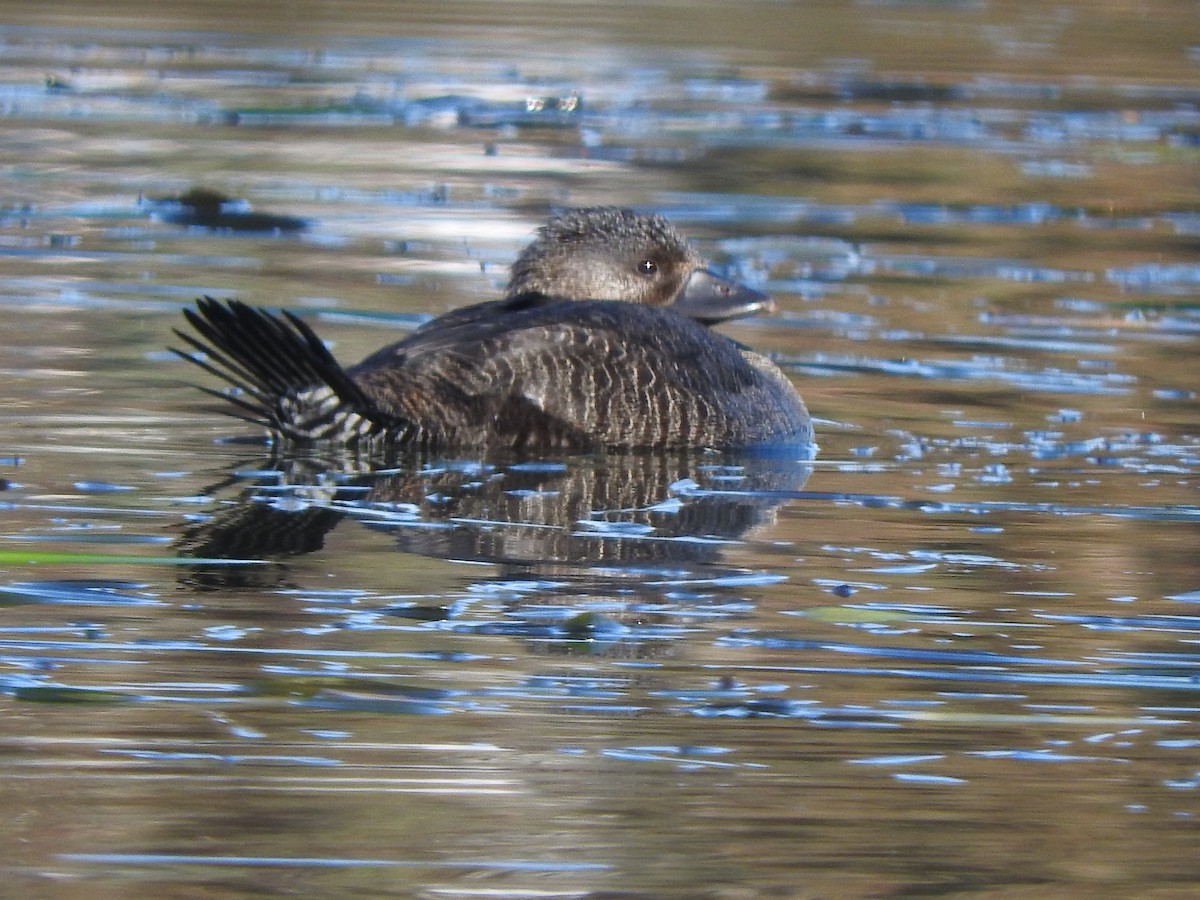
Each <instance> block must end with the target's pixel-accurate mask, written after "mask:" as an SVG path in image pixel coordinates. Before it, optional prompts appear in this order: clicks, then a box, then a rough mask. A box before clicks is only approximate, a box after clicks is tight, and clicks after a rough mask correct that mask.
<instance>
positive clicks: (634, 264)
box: [506, 206, 775, 325]
mask: <svg viewBox="0 0 1200 900" xmlns="http://www.w3.org/2000/svg"><path fill="white" fill-rule="evenodd" d="M506 297H507V299H508V301H509V303H510V304H512V305H523V304H525V303H535V302H539V301H540V300H543V299H545V298H553V299H560V300H619V301H623V302H626V303H640V304H644V305H646V306H664V307H670V308H672V309H674V310H676V311H678V312H679V313H681V314H683V315H685V316H688V317H689V318H692V319H695V320H696V321H698V322H701V323H703V324H706V325H711V324H714V323H716V322H722V321H724V320H726V319H736V318H741V317H743V316H750V315H755V314H756V313H760V312H768V311H770V310H773V309H774V308H775V304H774V301H772V300H771V298H770V297H768V296H767V295H766V294H762V293H759V292H758V291H755V290H752V289H751V288H748V287H746V286H745V285H743V284H739V283H737V282H736V281H731V280H729V279H727V278H722V277H720V276H719V275H716V274H714V273H713V272H711V271H709V270H708V269H707V268H705V265H704V260H703V259H702V258H701V256H700V254H699V253H697V252H696V250H695V249H694V248H693V247H691V246H690V245H689V244H688V242H687V239H686V238H684V236H683V235H681V234H680V233H679V232H678V231H677V230H676V229H675V228H674V226H672V225H671V223H670V222H668V221H667V220H666V219H664V218H662V216H657V215H645V214H640V213H635V212H634V211H632V210H629V209H619V208H617V207H610V206H599V207H585V208H580V209H571V210H568V211H566V212H564V213H562V214H561V215H557V216H555V217H554V218H552V219H551V220H550V221H549V222H548V223H546V224H545V225H543V226H542V227H541V228H540V229H538V236H537V238H536V239H535V240H534V242H533V243H532V244H530V245H529V246H528V247H526V248H525V250H524V251H523V252H522V253H521V255H520V256H519V257H517V260H516V262H514V263H513V266H512V279H511V280H510V281H509V284H508V290H507V292H506Z"/></svg>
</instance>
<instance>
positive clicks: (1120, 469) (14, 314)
mask: <svg viewBox="0 0 1200 900" xmlns="http://www.w3.org/2000/svg"><path fill="white" fill-rule="evenodd" d="M598 9H599V8H594V7H591V6H587V5H582V6H573V7H572V10H574V11H575V14H574V15H573V16H571V17H564V16H563V15H562V8H561V7H560V6H557V5H555V6H550V5H547V6H542V5H540V4H532V5H526V6H522V7H519V8H513V7H508V6H494V5H491V4H484V5H480V6H475V5H470V4H463V5H446V4H440V5H425V4H405V5H404V7H403V8H402V9H399V10H396V11H390V10H386V9H384V8H382V7H377V6H372V5H362V6H359V5H354V4H346V5H340V6H339V7H338V8H337V9H336V10H331V9H330V8H327V7H325V6H324V5H322V4H312V5H304V6H303V7H301V8H299V12H298V14H297V15H295V16H294V20H293V21H291V22H290V24H291V26H292V27H291V29H290V33H288V34H283V35H281V34H279V33H278V31H279V23H278V21H277V20H276V19H275V18H272V17H271V16H270V15H268V14H266V13H262V14H258V13H255V12H254V11H251V12H246V11H245V10H242V9H237V10H233V11H231V10H230V9H227V8H224V7H222V6H221V5H220V4H205V5H203V6H199V5H196V6H193V5H192V4H174V5H166V4H160V5H156V6H154V7H153V9H152V10H150V11H143V10H140V9H137V8H134V7H129V6H120V5H113V6H111V7H104V6H101V5H97V4H89V5H86V6H84V5H79V6H77V7H73V8H68V10H67V11H68V12H69V13H70V14H69V15H66V14H59V15H55V14H52V13H50V12H46V11H43V10H41V9H39V8H37V7H28V8H26V7H25V6H18V5H6V6H5V8H4V14H3V16H2V17H0V21H3V22H4V23H5V24H4V25H3V26H0V115H2V116H3V122H4V133H5V140H4V141H3V143H2V145H0V271H2V272H3V276H4V277H3V280H2V281H0V309H2V311H3V317H4V323H5V325H4V332H5V337H4V340H3V344H2V345H0V372H3V378H0V392H2V393H0V396H2V400H3V402H2V406H0V417H2V421H3V434H4V442H3V445H2V446H0V478H3V479H4V488H5V489H4V490H3V492H0V514H2V519H0V606H2V607H3V612H4V615H3V618H2V620H0V691H2V693H3V697H2V699H0V703H2V705H3V715H4V719H3V721H4V723H5V727H4V729H3V732H2V733H0V752H2V754H3V755H2V757H0V760H2V762H0V766H2V767H3V776H4V777H3V780H2V783H3V785H4V787H3V789H2V793H0V811H2V812H3V816H4V819H5V821H6V822H8V823H9V842H8V847H9V852H8V854H7V855H6V866H5V869H6V873H7V875H8V878H9V881H10V884H11V885H12V887H11V890H12V891H13V893H14V895H21V896H88V897H96V896H117V895H120V896H124V897H130V896H146V897H156V898H158V897H176V896H178V897H182V896H187V897H209V896H211V897H216V896H243V895H262V894H277V893H301V894H307V895H312V896H356V895H357V896H387V895H395V896H419V897H444V896H462V897H473V896H481V895H486V896H505V897H532V896H537V897H546V896H552V897H583V896H604V895H610V894H611V895H616V894H620V895H621V896H634V897H730V896H738V897H778V896H786V897H793V896H794V897H806V896H839V897H855V896H862V897H867V896H871V897H878V896H905V895H916V896H926V895H930V894H941V895H948V896H965V895H973V894H986V895H989V896H999V895H1005V896H1007V895H1014V896H1015V895H1027V896H1064V897H1065V896H1089V897H1095V896H1114V897H1116V896H1122V897H1124V896H1131V895H1137V896H1156V897H1172V896H1180V897H1183V896H1191V895H1193V894H1194V893H1195V891H1196V890H1197V886H1198V882H1200V864H1198V863H1197V861H1196V860H1197V854H1196V846H1197V845H1196V827H1197V826H1196V815H1197V812H1198V811H1200V809H1198V807H1200V804H1198V803H1197V798H1198V796H1200V733H1198V732H1197V724H1198V722H1200V655H1198V654H1197V650H1196V646H1197V641H1198V640H1200V619H1197V617H1196V610H1197V606H1196V604H1197V603H1198V602H1200V564H1198V560H1200V557H1198V555H1197V552H1196V547H1197V539H1198V537H1200V528H1198V526H1200V503H1198V502H1197V499H1198V498H1197V490H1196V488H1197V468H1198V467H1200V417H1198V411H1200V405H1198V402H1197V390H1198V389H1200V388H1198V383H1197V377H1196V364H1195V357H1196V349H1197V348H1196V343H1197V337H1198V335H1200V300H1198V295H1200V269H1198V268H1197V264H1196V247H1197V233H1198V232H1200V207H1198V206H1197V202H1196V191H1195V173H1196V163H1197V158H1196V154H1197V149H1196V148H1197V136H1198V135H1200V111H1198V106H1197V104H1198V101H1200V90H1197V88H1196V86H1195V85H1196V64H1197V60H1198V56H1197V51H1196V47H1197V46H1200V28H1198V27H1197V24H1196V22H1195V19H1194V9H1192V8H1191V6H1189V5H1187V4H1182V3H1168V2H1162V3H1154V4H1150V5H1144V6H1143V7H1139V8H1137V9H1133V8H1129V7H1127V6H1125V5H1121V4H1059V5H1057V6H1055V7H1054V8H1052V9H1051V8H1040V7H1033V6H1029V5H1023V4H1006V3H996V4H987V5H983V4H971V3H962V4H862V5H858V6H855V7H853V8H852V10H850V9H848V8H846V7H843V6H841V5H833V6H830V7H829V8H812V7H810V6H809V5H803V6H801V5H795V6H792V5H787V4H770V3H754V4H742V5H739V6H738V7H737V8H736V9H734V8H732V7H729V8H726V7H723V6H720V5H717V4H692V5H690V6H689V7H688V13H687V15H686V16H680V15H679V8H678V7H676V6H673V5H671V4H650V5H638V6H629V7H624V6H619V7H615V8H613V7H608V6H605V7H603V12H599V11H597V10H598ZM234 13H237V15H235V14H234ZM648 17H649V18H648ZM648 22H652V23H653V25H654V27H653V28H650V27H648ZM196 188H205V189H208V190H213V191H219V192H221V193H223V194H225V195H228V196H229V197H232V198H236V199H238V200H240V201H243V203H242V204H241V205H233V206H229V207H226V208H225V210H226V212H232V213H235V214H238V215H242V216H247V215H258V214H265V215H272V216H280V217H285V218H279V219H263V218H258V219H246V218H242V219H240V220H239V219H237V218H233V219H225V220H220V221H218V222H217V223H216V224H217V226H218V227H216V228H207V227H204V226H203V225H191V226H189V225H188V224H186V219H181V214H185V213H186V212H187V210H186V209H182V210H181V208H180V207H179V206H178V204H172V203H170V202H166V201H165V200H164V198H178V197H180V196H182V195H184V194H186V193H187V192H188V191H190V190H193V189H196ZM592 203H607V204H626V205H636V206H639V207H643V208H650V209H654V210H657V211H660V212H663V213H664V214H666V215H667V216H668V217H670V218H671V219H672V220H674V221H675V222H676V223H677V224H679V225H680V227H681V228H683V229H684V230H685V231H687V232H688V233H689V234H691V235H692V236H693V237H694V238H695V239H696V242H697V244H698V246H699V247H700V248H701V249H702V251H703V252H704V253H705V255H706V256H708V257H709V258H711V259H713V260H714V261H715V262H716V263H717V264H719V265H721V266H723V267H726V268H727V269H728V270H729V271H730V272H731V273H733V274H735V275H737V276H738V277H740V278H742V279H744V280H746V281H747V282H749V283H751V284H752V285H754V286H756V287H760V288H762V289H765V290H768V291H770V292H772V293H773V294H774V295H775V296H776V298H777V299H778V300H779V302H780V306H781V312H780V313H779V314H778V315H777V316H775V317H772V318H766V319H758V320H753V321H747V322H740V323H735V324H731V325H728V326H725V327H724V328H723V330H724V331H726V332H727V333H729V334H730V335H731V336H733V337H736V338H737V339H739V340H742V341H745V342H746V343H748V344H750V345H752V346H754V347H756V348H760V349H763V350H765V351H768V352H770V353H771V354H772V355H773V356H774V358H776V359H777V361H778V362H779V363H780V365H781V366H782V367H783V368H784V369H785V371H787V372H788V373H789V374H790V375H792V376H793V377H794V378H795V379H796V382H797V384H798V386H799V387H800V389H801V391H802V392H803V394H804V395H805V398H806V400H807V402H808V404H809V406H810V408H811V409H812V411H813V412H814V415H816V416H817V417H818V419H819V422H818V428H817V431H818V439H819V442H820V445H821V449H820V453H819V455H818V458H817V459H816V460H815V461H813V462H811V463H808V462H805V461H791V460H780V459H763V458H757V457H747V456H739V455H737V454H703V453H701V454H668V455H662V456H634V457H628V456H624V457H623V456H612V457H596V458H582V459H580V458H568V459H520V458H514V459H497V460H479V459H472V458H470V457H469V455H466V456H464V455H458V456H453V457H441V458H439V457H425V458H411V459H401V460H397V461H396V462H395V465H394V466H393V467H391V468H389V469H387V470H385V471H382V472H378V471H369V470H366V469H364V468H363V467H362V466H361V465H359V464H357V463H356V462H354V461H347V460H332V461H331V460H328V459H321V458H273V457H272V456H271V455H270V453H269V452H268V450H267V448H266V447H264V446H262V445H261V443H257V442H256V438H257V435H255V434H254V433H253V432H252V431H248V430H245V429H241V428H239V426H238V425H237V424H236V423H235V422H233V421H232V420H228V419H224V418H222V417H221V416H219V415H218V414H217V413H216V411H215V407H214V404H213V403H212V402H211V401H210V400H208V399H206V398H205V397H204V396H203V395H202V394H200V393H199V392H198V391H196V390H195V388H194V386H193V385H194V383H195V382H196V381H197V380H199V379H202V377H203V376H202V375H201V374H200V373H197V372H193V371H190V367H188V366H186V365H185V364H184V363H182V362H180V361H178V360H176V359H175V358H174V357H172V356H170V354H168V353H167V352H166V351H165V349H164V348H165V347H166V346H167V345H168V344H169V343H171V342H172V341H173V337H172V335H171V333H170V332H171V328H172V327H176V326H178V325H179V324H180V322H181V317H180V315H179V310H180V308H181V307H182V306H183V305H185V304H187V303H189V302H190V301H191V299H192V298H193V297H195V296H196V295H199V294H202V293H208V294H213V295H217V296H238V297H241V298H243V299H246V300H249V301H252V302H255V303H261V304H265V305H274V306H283V307H287V308H290V309H293V310H297V311H300V312H302V313H303V314H304V315H305V316H306V317H308V319H309V320H310V321H311V322H312V323H313V324H314V326H315V327H316V328H317V329H318V330H319V331H320V332H321V334H322V335H324V336H326V337H327V338H329V339H330V340H331V341H332V343H333V347H334V352H335V353H336V354H337V355H338V356H339V358H341V359H344V360H347V361H353V360H355V359H357V358H360V357H361V356H363V355H365V354H366V353H367V352H369V351H371V350H374V349H375V348H377V347H378V346H380V345H381V344H383V343H385V342H387V341H390V340H393V339H395V338H398V337H399V336H401V335H402V334H404V333H405V332H406V331H407V330H408V329H410V328H412V327H414V326H415V325H416V324H418V323H419V322H421V321H423V320H424V319H425V318H426V317H428V316H430V315H436V314H438V313H440V312H442V311H445V310H447V309H450V308H453V307H456V306H459V305H462V304H464V303H469V302H475V301H479V300H482V299H487V298H490V297H494V296H495V295H496V292H497V291H498V290H499V289H500V288H501V286H502V285H503V282H504V280H505V269H506V267H507V265H508V263H509V262H510V261H511V260H512V258H513V257H514V255H515V254H516V252H517V250H518V249H519V248H520V247H521V246H522V245H523V244H524V243H525V242H526V241H527V240H528V238H529V236H530V234H531V232H532V229H533V228H534V227H535V226H536V224H537V223H538V222H539V221H540V220H542V219H543V218H544V217H545V215H546V213H547V211H548V209H549V208H550V207H551V206H555V205H563V204H592ZM243 226H246V229H243ZM247 229H248V230H247Z"/></svg>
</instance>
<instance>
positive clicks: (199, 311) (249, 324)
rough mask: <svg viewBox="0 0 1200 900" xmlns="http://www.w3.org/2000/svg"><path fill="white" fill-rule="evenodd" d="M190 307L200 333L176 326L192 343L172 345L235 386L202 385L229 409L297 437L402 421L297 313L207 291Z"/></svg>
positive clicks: (346, 434) (342, 434)
mask: <svg viewBox="0 0 1200 900" xmlns="http://www.w3.org/2000/svg"><path fill="white" fill-rule="evenodd" d="M183 315H184V317H185V318H186V319H187V321H188V324H189V325H191V326H192V328H194V329H195V330H196V333H197V334H198V335H199V336H200V337H199V338H198V337H195V336H194V335H191V334H188V333H186V332H183V331H181V330H179V329H174V331H175V334H176V336H178V337H179V339H180V340H181V341H183V342H184V343H185V344H187V345H188V347H189V348H191V349H190V350H180V349H178V348H175V347H172V348H171V351H172V352H173V353H175V354H176V355H177V356H180V357H182V358H183V359H186V360H188V361H189V362H192V363H194V364H195V365H197V366H199V367H200V368H201V369H203V370H204V371H206V372H208V373H209V374H210V375H213V376H215V377H216V378H218V379H220V380H221V381H223V382H225V383H226V384H227V385H229V386H230V387H232V388H234V389H235V390H234V391H233V392H229V391H218V390H213V389H211V388H201V390H203V391H204V392H205V393H207V394H210V395H212V396H215V397H219V398H220V399H222V400H223V401H225V402H226V403H228V404H230V406H231V407H233V408H232V409H229V410H227V412H228V413H229V415H232V416H234V417H235V418H238V419H242V420H244V421H247V422H252V423H254V424H257V425H261V426H263V427H265V428H267V429H269V430H270V431H272V432H273V433H275V434H276V435H277V436H280V437H283V438H286V439H289V440H293V441H312V440H339V439H341V440H354V439H359V438H362V437H364V436H368V435H371V434H378V433H380V432H383V431H385V430H386V429H387V428H389V427H390V426H392V425H394V424H395V423H393V422H391V420H390V417H389V416H387V415H386V414H383V413H381V412H380V411H379V410H377V409H376V408H375V405H374V404H373V403H372V402H371V400H370V398H368V397H367V396H366V395H365V394H364V393H363V391H362V389H361V388H359V386H358V385H357V384H355V383H354V381H353V380H352V379H351V378H350V376H349V375H347V374H346V371H345V370H344V369H343V368H342V367H341V366H340V365H339V364H338V362H337V360H336V359H334V358H333V354H331V353H330V352H329V349H328V348H327V347H326V346H325V344H324V343H323V342H322V341H321V339H320V338H319V337H318V336H317V334H316V333H315V332H314V331H313V330H312V329H311V328H310V327H309V326H308V324H307V323H306V322H304V320H302V319H300V318H299V317H297V316H295V315H293V314H292V313H290V312H287V311H284V312H283V314H282V317H280V316H276V315H273V314H271V313H268V312H266V311H265V310H262V309H258V308H257V307H253V306H250V305H248V304H246V303H243V302H241V301H240V300H226V301H224V302H222V301H220V300H215V299H213V298H212V297H202V298H200V299H199V300H197V301H196V308H195V309H194V310H192V309H185V310H184V312H183ZM349 423H353V425H352V426H351V425H350V424H349Z"/></svg>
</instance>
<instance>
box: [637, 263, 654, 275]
mask: <svg viewBox="0 0 1200 900" xmlns="http://www.w3.org/2000/svg"><path fill="white" fill-rule="evenodd" d="M637 270H638V274H639V275H647V276H649V275H654V274H656V273H657V272H658V263H656V262H655V261H654V260H652V259H643V260H642V261H641V262H640V263H638V265H637Z"/></svg>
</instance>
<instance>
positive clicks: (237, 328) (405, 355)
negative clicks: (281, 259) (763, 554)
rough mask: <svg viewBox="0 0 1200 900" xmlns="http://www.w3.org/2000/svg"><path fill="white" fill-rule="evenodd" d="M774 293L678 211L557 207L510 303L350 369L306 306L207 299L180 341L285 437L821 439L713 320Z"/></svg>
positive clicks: (543, 442) (675, 443)
mask: <svg viewBox="0 0 1200 900" xmlns="http://www.w3.org/2000/svg"><path fill="white" fill-rule="evenodd" d="M771 307H772V304H771V301H770V299H769V298H767V297H766V296H764V295H762V294H760V293H758V292H757V291H753V290H751V289H749V288H747V287H745V286H743V285H740V284H737V283H735V282H732V281H729V280H727V279H724V278H720V277H718V276H717V275H714V274H713V273H712V272H710V271H709V270H708V269H706V268H705V267H704V262H703V260H702V259H701V257H700V256H699V254H698V253H697V252H696V251H695V250H694V249H693V248H692V247H691V246H690V245H689V244H688V243H687V241H686V240H685V239H684V238H683V237H682V236H681V235H680V234H679V232H678V231H676V230H675V228H674V227H672V226H671V225H670V223H668V222H667V221H666V220H665V219H663V218H662V217H661V216H657V215H643V214H638V213H634V212H632V211H630V210H624V209H615V208H610V207H598V208H586V209H575V210H569V211H567V212H565V213H563V214H561V215H559V216H556V217H554V218H552V219H551V220H550V221H549V223H548V224H546V225H545V226H543V227H542V228H541V229H539V232H538V236H537V238H536V239H535V240H534V242H533V243H532V244H530V246H529V247H527V248H526V249H525V250H524V251H523V252H522V253H521V254H520V256H519V257H518V258H517V260H516V262H515V263H514V264H513V266H512V277H511V280H510V282H509V285H508V289H507V291H506V292H505V296H504V298H503V299H501V300H496V301H491V302H487V303H480V304H476V305H474V306H468V307H464V308H461V309H457V310H454V311H451V312H449V313H446V314H445V315H442V316H439V317H437V318H435V319H432V320H431V321H429V322H427V323H425V324H424V325H422V326H421V327H420V328H417V329H416V330H415V331H413V332H412V333H410V334H409V335H408V336H407V337H405V338H403V339H401V340H400V341H397V342H396V343H394V344H391V345H389V346H387V347H384V348H383V349H381V350H379V351H377V352H375V353H373V354H371V355H370V356H368V357H367V358H366V359H364V360H363V361H362V362H360V363H358V364H357V365H353V366H349V367H343V366H342V365H341V364H340V363H338V362H337V361H336V360H335V359H334V357H333V355H332V354H331V353H330V352H329V350H328V348H327V347H326V346H325V344H324V343H323V342H322V341H321V339H320V338H319V337H318V336H317V335H316V333H315V332H314V331H313V330H312V329H311V328H310V327H309V325H308V324H307V323H306V322H305V321H304V320H303V319H301V318H299V317H298V316H296V315H294V314H292V313H290V312H287V311H283V312H282V313H281V314H276V313H272V312H267V311H265V310H263V309H260V308H257V307H253V306H250V305H248V304H246V303H243V302H241V301H239V300H225V301H220V300H215V299H213V298H211V297H204V298H202V299H200V300H199V301H197V304H196V308H195V309H194V310H193V309H188V310H185V311H184V316H185V317H186V318H187V321H188V323H189V324H190V325H191V326H192V328H193V329H194V330H195V332H196V334H197V335H198V336H193V335H192V334H190V333H187V332H184V331H180V330H178V329H176V331H175V334H176V335H177V336H178V337H179V338H180V339H182V340H183V341H184V342H186V343H187V344H188V346H189V347H190V348H191V350H188V351H185V350H178V349H174V348H172V349H174V352H175V353H176V354H178V355H179V356H182V357H183V358H185V359H188V360H190V361H191V362H194V363H196V364H197V365H199V366H200V367H201V368H203V369H205V370H206V371H208V372H209V373H211V374H213V375H215V376H217V377H218V378H220V379H222V380H223V381H225V382H226V383H227V384H229V385H230V386H231V387H232V388H233V390H232V391H228V390H227V391H215V390H210V389H203V390H206V391H207V392H208V393H210V394H213V395H215V396H218V397H221V398H222V399H223V400H225V401H227V402H228V403H229V404H230V408H229V412H230V414H232V415H234V416H237V417H238V418H241V419H244V420H246V421H249V422H253V423H256V424H258V425H261V426H262V427H264V428H266V429H267V430H268V431H269V432H270V434H271V436H272V438H273V440H274V441H275V442H276V443H279V444H283V445H309V444H325V443H330V444H342V445H351V446H354V447H355V448H357V449H358V450H359V451H364V450H368V451H375V450H378V449H386V448H402V447H418V448H430V449H434V448H445V449H451V448H478V449H484V450H560V451H589V450H600V449H651V448H657V449H669V448H702V447H712V448H720V449H734V448H750V447H773V446H786V447H791V446H796V447H809V446H810V445H811V442H812V421H811V419H810V417H809V414H808V411H807V410H806V409H805V407H804V403H803V401H802V400H801V399H800V395H799V394H798V393H797V392H796V389H795V388H794V387H793V386H792V384H791V382H790V381H789V380H788V378H787V377H786V376H785V375H784V374H783V372H781V371H780V370H779V368H778V367H777V366H776V365H775V364H774V363H772V362H771V361H770V360H769V359H767V357H765V356H763V355H761V354H758V353H755V352H753V351H752V350H749V349H748V348H746V347H744V346H742V345H740V344H738V343H735V342H734V341H732V340H730V339H729V338H727V337H725V336H723V335H721V334H718V333H717V332H715V331H713V330H711V329H710V327H709V326H710V325H712V324H714V323H716V322H720V321H722V320H725V319H730V318H736V317H740V316H744V315H750V314H752V313H755V312H758V311H760V310H764V309H770V308H771Z"/></svg>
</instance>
